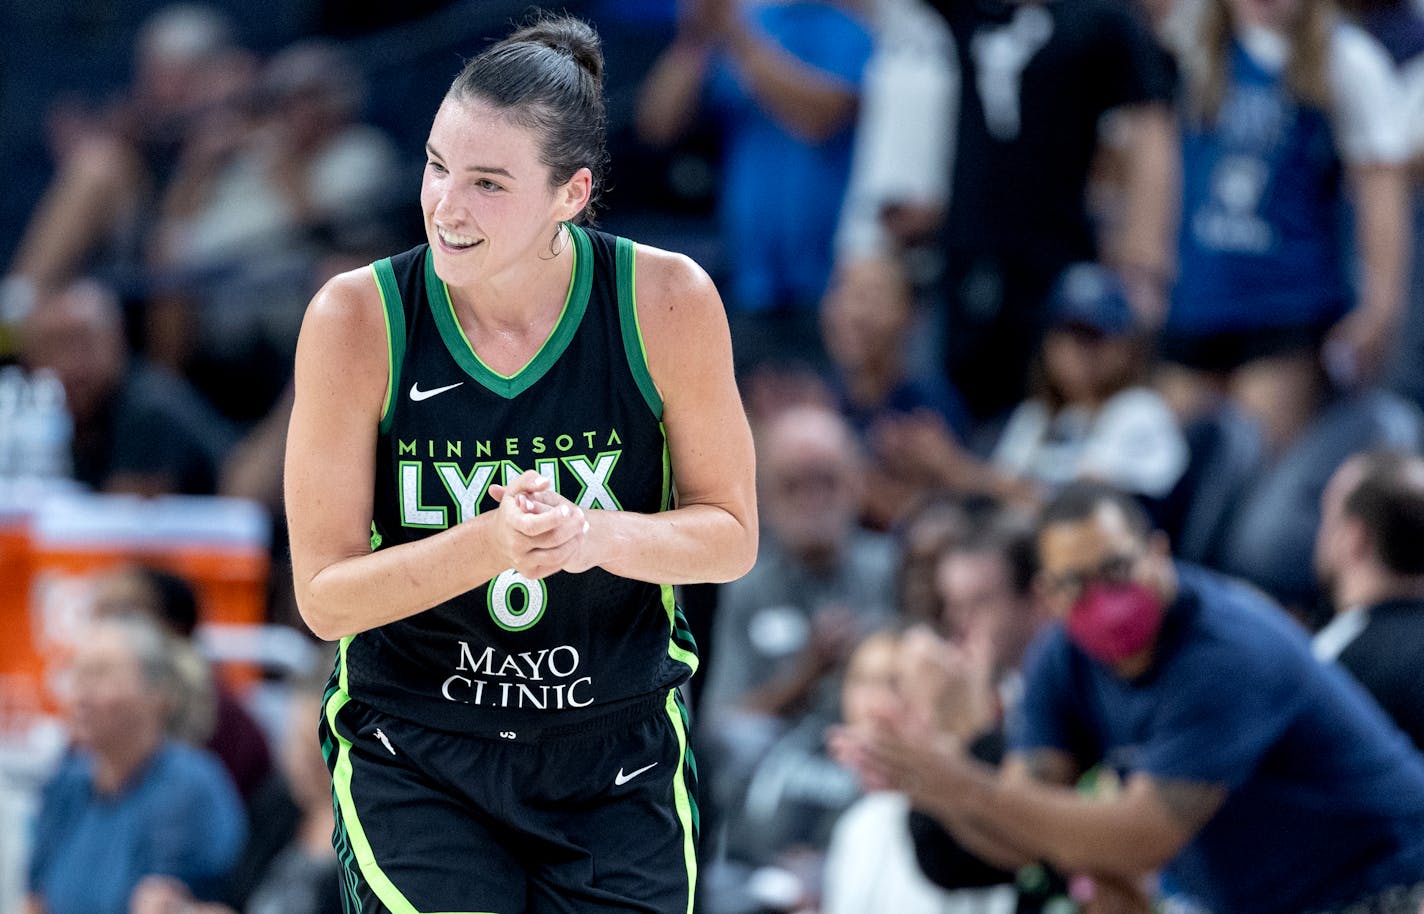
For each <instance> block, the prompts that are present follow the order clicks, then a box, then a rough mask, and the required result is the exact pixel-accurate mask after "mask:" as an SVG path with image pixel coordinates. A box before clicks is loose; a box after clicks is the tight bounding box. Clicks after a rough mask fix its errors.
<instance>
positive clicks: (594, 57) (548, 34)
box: [510, 16, 603, 83]
mask: <svg viewBox="0 0 1424 914" xmlns="http://www.w3.org/2000/svg"><path fill="white" fill-rule="evenodd" d="M510 40H511V41H528V42H532V43H534V44H542V45H544V47H546V48H551V49H553V50H555V51H558V52H559V53H560V54H567V55H568V56H569V57H571V58H573V61H574V63H576V64H578V65H579V67H580V68H582V69H583V70H585V71H586V72H587V73H588V75H590V76H592V77H593V78H594V81H596V82H599V83H601V82H602V81H603V43H602V42H601V41H599V38H598V33H597V32H595V31H594V30H593V27H592V26H590V25H589V24H588V23H586V22H584V21H583V20H582V19H575V18H574V17H572V16H559V17H557V18H548V19H540V20H538V21H536V22H534V23H531V24H530V25H527V26H525V27H524V28H522V29H520V30H519V31H518V32H516V33H514V34H513V35H511V36H510Z"/></svg>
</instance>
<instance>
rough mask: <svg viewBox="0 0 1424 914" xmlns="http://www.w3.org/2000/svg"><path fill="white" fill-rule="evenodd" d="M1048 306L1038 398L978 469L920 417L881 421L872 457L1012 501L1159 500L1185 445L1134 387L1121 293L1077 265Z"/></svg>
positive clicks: (1139, 359)
mask: <svg viewBox="0 0 1424 914" xmlns="http://www.w3.org/2000/svg"><path fill="white" fill-rule="evenodd" d="M1048 308H1049V314H1050V318H1049V322H1048V332H1047V334H1046V335H1045V336H1044V338H1043V343H1042V347H1041V350H1040V353H1039V358H1038V365H1037V366H1036V369H1035V370H1036V374H1037V377H1038V381H1037V384H1036V386H1037V388H1038V389H1037V391H1036V392H1035V393H1034V395H1033V396H1032V397H1031V398H1030V399H1028V400H1026V401H1024V402H1023V403H1021V404H1020V405H1019V406H1018V407H1017V408H1016V409H1015V410H1014V411H1013V412H1012V413H1011V414H1010V416H1009V420H1008V423H1007V425H1005V427H1004V429H1003V431H1002V433H1001V434H1000V436H999V439H998V442H997V444H996V445H995V446H994V449H993V453H992V455H991V456H990V458H989V460H987V461H981V460H979V459H977V458H976V457H975V456H974V455H973V454H972V453H970V452H969V451H968V450H967V449H965V448H964V447H962V446H960V444H959V443H958V442H957V441H956V440H955V438H954V437H953V436H952V435H951V434H949V433H948V432H947V430H946V429H945V428H944V426H943V424H942V423H940V422H938V421H936V420H935V419H934V417H932V416H928V415H925V414H923V413H922V414H919V415H916V416H913V417H910V418H908V419H900V420H897V421H895V422H893V423H892V422H887V423H885V424H884V428H883V429H882V430H881V437H880V446H881V448H882V452H881V453H882V459H884V460H886V461H887V462H888V463H890V464H891V465H894V466H898V467H900V468H901V471H902V472H910V473H913V474H917V475H918V476H919V478H920V479H921V480H923V482H924V483H925V484H928V485H932V486H942V487H946V488H949V489H951V490H953V491H957V492H963V493H977V494H986V495H990V496H993V497H997V498H1001V499H1005V500H1008V501H1012V502H1016V503H1020V504H1029V505H1032V504H1034V503H1036V502H1037V500H1038V499H1039V498H1040V497H1042V496H1044V495H1047V494H1051V493H1052V492H1053V491H1054V490H1055V489H1057V488H1059V487H1061V486H1063V485H1065V484H1066V483H1068V482H1071V481H1072V480H1075V479H1084V478H1093V479H1101V480H1104V481H1107V482H1111V483H1113V484H1114V485H1117V486H1119V487H1121V488H1123V489H1126V490H1128V491H1130V492H1132V493H1134V494H1137V495H1141V496H1142V497H1144V498H1147V499H1158V498H1161V497H1163V496H1165V495H1166V494H1167V493H1168V492H1170V491H1171V489H1172V486H1173V485H1174V484H1175V483H1176V482H1177V480H1178V479H1179V478H1180V477H1181V475H1182V473H1183V471H1184V470H1185V468H1186V465H1187V458H1188V453H1187V446H1186V442H1185V440H1184V438H1183V436H1182V432H1181V429H1180V428H1179V427H1178V426H1177V423H1176V419H1175V417H1174V416H1173V415H1172V412H1171V410H1170V409H1169V408H1168V407H1167V404H1166V403H1165V402H1164V401H1163V400H1162V398H1161V397H1160V396H1158V395H1157V394H1156V393H1155V392H1154V391H1153V390H1152V389H1151V388H1150V387H1148V386H1146V384H1145V374H1146V370H1147V350H1146V343H1145V339H1144V333H1143V331H1142V329H1141V326H1140V324H1139V323H1138V322H1137V319H1136V317H1135V316H1134V313H1133V311H1132V308H1131V306H1130V304H1129V303H1128V299H1127V293H1126V290H1125V288H1124V286H1123V285H1122V283H1121V282H1120V281H1119V280H1118V279H1117V278H1116V277H1114V276H1113V274H1111V273H1110V272H1108V271H1106V270H1105V269H1103V268H1102V267H1099V266H1097V265H1096V264H1086V263H1085V264H1077V265H1075V266H1073V267H1071V268H1069V269H1068V270H1066V271H1065V272H1064V274H1063V276H1062V277H1061V278H1060V280H1059V282H1058V283H1057V284H1056V286H1055V287H1054V291H1053V294H1052V297H1051V299H1050V302H1049V305H1048Z"/></svg>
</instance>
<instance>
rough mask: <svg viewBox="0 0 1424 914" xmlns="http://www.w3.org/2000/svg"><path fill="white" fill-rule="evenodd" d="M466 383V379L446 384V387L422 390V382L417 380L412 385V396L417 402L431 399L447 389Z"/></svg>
mask: <svg viewBox="0 0 1424 914" xmlns="http://www.w3.org/2000/svg"><path fill="white" fill-rule="evenodd" d="M464 383H465V382H464V381H456V382H455V383H454V384H446V385H445V386H444V387H436V388H434V389H433V390H421V389H420V382H419V381H416V382H415V383H414V384H412V385H410V398H411V399H412V400H414V401H415V402H416V403H419V402H420V401H421V400H429V399H430V398H431V397H433V396H435V395H436V394H443V393H444V392H445V391H447V390H454V389H455V388H457V387H459V386H460V385H461V384H464Z"/></svg>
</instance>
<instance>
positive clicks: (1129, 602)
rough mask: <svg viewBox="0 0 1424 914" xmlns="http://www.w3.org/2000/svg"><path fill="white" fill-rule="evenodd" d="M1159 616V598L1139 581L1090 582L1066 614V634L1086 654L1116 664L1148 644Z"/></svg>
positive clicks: (1160, 624)
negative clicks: (1121, 582) (1118, 582)
mask: <svg viewBox="0 0 1424 914" xmlns="http://www.w3.org/2000/svg"><path fill="white" fill-rule="evenodd" d="M1163 615H1164V611H1163V607H1162V600H1161V598H1160V597H1158V596H1157V594H1156V592H1155V591H1153V590H1152V589H1150V588H1148V587H1146V586H1144V585H1142V584H1138V583H1136V582H1127V583H1124V584H1105V583H1103V582H1101V581H1094V582H1093V583H1092V584H1089V585H1088V587H1087V589H1086V590H1085V591H1084V592H1083V595H1082V596H1081V597H1079V598H1078V602H1077V603H1074V604H1073V609H1072V611H1071V612H1070V613H1069V614H1068V637H1069V638H1071V639H1072V640H1073V643H1074V644H1076V645H1078V647H1080V648H1082V649H1083V651H1084V652H1085V653H1087V654H1088V656H1090V657H1092V658H1094V659H1096V660H1099V661H1101V662H1103V663H1117V662H1120V661H1122V660H1126V659H1127V658H1129V657H1132V656H1133V655H1135V654H1137V653H1139V652H1140V651H1141V650H1142V649H1143V648H1146V647H1147V646H1148V645H1150V644H1151V643H1152V641H1153V639H1155V638H1156V637H1157V632H1158V630H1160V629H1161V628H1162V617H1163Z"/></svg>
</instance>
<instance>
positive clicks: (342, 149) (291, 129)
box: [148, 39, 399, 419]
mask: <svg viewBox="0 0 1424 914" xmlns="http://www.w3.org/2000/svg"><path fill="white" fill-rule="evenodd" d="M363 95H364V88H363V84H362V78H361V74H360V72H359V71H358V70H357V69H356V68H355V67H354V66H353V65H352V63H351V61H350V60H349V59H348V58H347V56H346V55H345V53H344V52H343V51H342V49H341V48H340V47H339V46H338V45H335V44H333V43H331V42H328V41H323V40H319V39H311V40H307V41H301V42H298V43H296V44H293V45H291V46H290V47H287V48H285V49H283V50H282V51H280V52H278V53H277V54H276V55H275V56H274V57H273V58H272V60H271V62H270V63H268V64H267V65H266V66H265V67H264V68H263V70H262V73H261V75H260V78H259V79H258V81H257V84H256V86H255V87H254V97H253V99H251V100H244V101H245V102H246V104H245V105H244V107H243V108H242V109H241V110H235V111H227V112H224V111H214V112H210V113H209V114H208V115H207V116H208V117H210V118H213V119H215V120H217V121H218V122H219V123H216V124H214V125H212V126H211V128H210V129H205V130H203V131H202V132H201V134H200V138H201V139H199V140H195V142H193V143H191V144H189V147H188V149H187V150H186V152H187V155H186V156H185V157H184V159H183V160H181V161H180V163H179V167H178V168H177V170H176V173H175V174H174V176H173V180H172V182H171V183H170V185H169V187H168V188H167V191H166V193H165V194H164V196H163V200H162V220H161V222H160V223H159V225H158V226H157V227H156V229H155V231H154V233H153V236H152V238H151V247H150V252H149V255H150V256H149V265H150V269H151V270H152V271H153V272H154V274H155V280H156V285H157V286H158V288H159V294H156V295H155V296H154V297H153V300H152V301H150V303H149V321H148V332H149V340H148V343H149V347H150V351H151V352H152V353H153V355H154V358H155V359H156V360H157V361H159V362H161V363H162V364H164V365H167V366H168V367H170V368H172V369H174V370H177V371H182V372H183V373H184V374H186V375H188V376H189V377H191V378H192V379H193V380H194V381H195V383H197V384H198V385H199V386H200V387H201V388H202V389H203V390H204V391H206V392H207V393H208V396H209V398H210V399H212V400H213V401H214V402H216V403H219V404H220V405H221V406H222V408H223V411H224V412H225V413H226V414H228V415H230V416H234V417H238V418H242V419H256V418H257V417H258V416H261V415H262V414H263V413H265V412H266V411H267V409H268V408H269V407H270V406H271V405H272V403H273V401H274V400H275V399H276V397H277V396H278V395H279V394H280V392H281V389H282V385H283V383H284V381H285V380H286V378H287V377H288V376H289V375H290V371H291V358H292V356H291V353H292V351H293V350H294V349H295V347H296V338H297V331H298V329H299V327H300V324H301V317H302V313H303V310H304V306H305V304H306V299H307V295H308V291H307V287H308V285H309V283H310V282H311V273H312V271H313V268H314V267H316V266H317V263H318V261H319V260H320V259H321V258H322V257H323V255H324V253H325V249H326V246H327V245H329V244H330V243H332V242H337V243H340V244H344V245H347V246H353V245H369V244H371V243H373V242H374V241H375V240H377V239H378V238H379V237H382V232H384V229H382V228H380V226H379V224H378V220H379V218H380V217H381V216H382V215H383V214H387V213H388V212H389V211H390V210H391V203H392V201H391V188H392V187H393V186H395V184H396V179H397V178H398V176H399V172H398V169H397V161H396V155H395V150H394V147H393V145H392V143H391V141H390V140H389V139H388V138H387V137H386V136H385V134H383V133H382V132H380V131H379V130H377V129H376V128H374V127H371V126H369V125H367V124H363V123H361V122H360V121H359V119H358V116H359V114H360V107H361V102H362V98H363ZM322 278H323V279H324V278H325V277H322ZM238 379H240V382H239V381H238Z"/></svg>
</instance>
